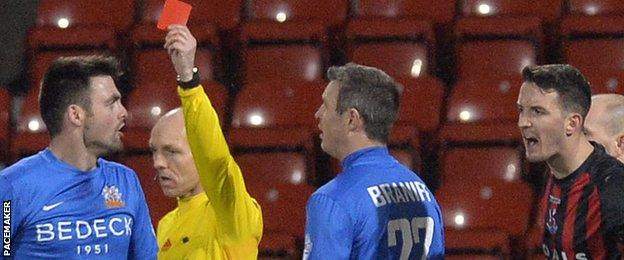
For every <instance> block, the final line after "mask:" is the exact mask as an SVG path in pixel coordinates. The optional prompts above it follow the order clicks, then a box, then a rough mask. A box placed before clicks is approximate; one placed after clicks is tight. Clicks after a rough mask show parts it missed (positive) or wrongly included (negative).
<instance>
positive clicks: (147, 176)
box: [121, 154, 177, 228]
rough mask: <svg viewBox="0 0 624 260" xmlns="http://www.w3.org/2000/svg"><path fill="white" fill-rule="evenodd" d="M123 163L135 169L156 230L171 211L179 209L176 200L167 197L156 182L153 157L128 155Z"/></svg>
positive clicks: (122, 159) (123, 158)
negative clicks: (159, 222) (161, 220)
mask: <svg viewBox="0 0 624 260" xmlns="http://www.w3.org/2000/svg"><path fill="white" fill-rule="evenodd" d="M121 163H123V164H124V165H126V166H128V167H130V169H133V170H134V171H135V172H136V174H137V176H138V177H139V181H140V182H141V187H142V188H143V193H144V194H145V199H146V200H147V206H148V208H149V212H150V216H151V218H152V224H153V225H154V228H156V227H157V226H158V221H160V219H161V218H162V217H164V216H165V215H166V214H167V213H168V212H169V211H171V210H173V209H175V208H176V207H177V202H176V199H175V198H168V197H166V196H165V194H164V193H163V191H162V190H161V189H160V185H158V181H156V180H154V177H155V176H156V174H157V173H156V169H154V164H153V161H152V157H151V155H149V154H134V155H127V156H124V157H122V158H121Z"/></svg>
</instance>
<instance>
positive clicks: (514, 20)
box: [455, 17, 542, 80]
mask: <svg viewBox="0 0 624 260" xmlns="http://www.w3.org/2000/svg"><path fill="white" fill-rule="evenodd" d="M455 29H456V30H455V31H456V35H457V37H458V39H459V43H458V46H457V57H458V58H457V59H458V72H457V78H458V80H462V79H467V78H479V79H487V78H491V77H492V76H493V75H496V76H497V77H498V76H500V75H503V76H515V75H520V73H521V72H522V69H523V68H524V67H525V66H527V65H533V64H536V63H537V62H538V61H539V58H540V57H539V55H538V53H540V50H541V47H540V46H541V39H542V36H541V24H540V20H539V19H538V18H531V17H527V18H518V17H496V18H490V17H486V18H482V17H469V18H463V19H460V20H459V21H458V22H457V25H456V28H455Z"/></svg>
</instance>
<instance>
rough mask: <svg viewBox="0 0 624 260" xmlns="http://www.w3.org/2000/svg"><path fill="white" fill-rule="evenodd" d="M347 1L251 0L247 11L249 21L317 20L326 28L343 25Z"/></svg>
mask: <svg viewBox="0 0 624 260" xmlns="http://www.w3.org/2000/svg"><path fill="white" fill-rule="evenodd" d="M347 2H348V1H346V0H339V1H332V0H251V1H249V6H248V10H247V17H248V18H249V21H254V20H267V21H269V20H270V21H276V22H284V23H287V22H289V21H305V20H317V21H321V22H322V23H323V24H324V25H325V26H330V25H341V24H342V23H343V22H344V21H345V20H346V17H347V8H348V6H347Z"/></svg>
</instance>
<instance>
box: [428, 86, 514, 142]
mask: <svg viewBox="0 0 624 260" xmlns="http://www.w3.org/2000/svg"><path fill="white" fill-rule="evenodd" d="M521 85H522V79H521V77H520V76H519V75H514V76H509V77H507V78H503V79H501V78H494V77H492V78H482V79H479V78H471V79H466V80H460V81H459V82H457V84H456V86H455V87H454V88H453V90H452V92H451V95H450V97H449V101H448V104H447V106H448V107H447V114H446V122H445V123H444V125H443V127H442V129H441V130H440V133H439V139H440V140H441V141H443V142H492V141H502V142H509V143H518V142H519V141H520V131H519V130H518V126H517V119H518V116H517V114H518V113H517V110H518V109H517V106H516V100H517V97H518V93H519V91H520V86H521Z"/></svg>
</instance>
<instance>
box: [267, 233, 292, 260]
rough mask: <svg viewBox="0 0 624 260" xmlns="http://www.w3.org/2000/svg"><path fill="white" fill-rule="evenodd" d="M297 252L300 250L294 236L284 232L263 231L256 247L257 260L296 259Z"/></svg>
mask: <svg viewBox="0 0 624 260" xmlns="http://www.w3.org/2000/svg"><path fill="white" fill-rule="evenodd" d="M298 251H300V250H299V248H298V246H297V239H296V238H295V236H293V235H290V234H287V233H284V232H273V231H264V232H263V233H262V240H260V244H259V245H258V259H259V260H278V259H296V258H298V254H297V253H298Z"/></svg>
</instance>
